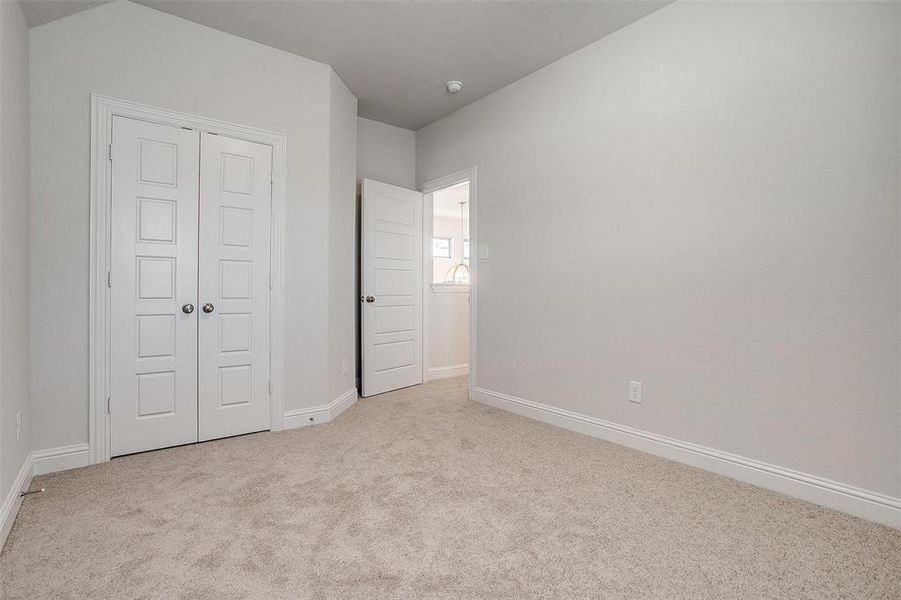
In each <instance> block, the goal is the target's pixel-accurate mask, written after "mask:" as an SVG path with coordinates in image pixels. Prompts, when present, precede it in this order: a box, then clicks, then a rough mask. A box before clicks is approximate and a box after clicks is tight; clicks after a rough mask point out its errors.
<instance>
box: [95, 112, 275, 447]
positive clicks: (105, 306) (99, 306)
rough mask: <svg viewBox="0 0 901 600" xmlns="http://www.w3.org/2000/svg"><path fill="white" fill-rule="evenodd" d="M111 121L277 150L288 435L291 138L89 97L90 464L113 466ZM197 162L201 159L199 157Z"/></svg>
mask: <svg viewBox="0 0 901 600" xmlns="http://www.w3.org/2000/svg"><path fill="white" fill-rule="evenodd" d="M113 116H121V117H127V118H129V119H136V120H139V121H149V122H151V123H158V124H161V125H169V126H171V127H185V128H188V129H194V130H197V131H200V132H201V133H204V132H209V133H216V134H219V135H225V136H228V137H232V138H236V139H240V140H247V141H249V142H256V143H259V144H266V145H268V146H271V147H272V217H271V218H272V220H271V230H270V235H271V238H270V274H271V277H272V283H271V286H272V291H271V293H270V301H269V302H270V306H269V315H270V316H269V330H270V345H269V348H270V349H269V370H270V378H271V379H270V380H271V382H272V392H271V396H270V428H271V430H272V431H280V430H281V429H282V417H283V414H282V413H283V412H284V404H285V402H284V394H285V385H284V378H285V366H284V360H285V358H284V357H285V339H284V334H283V333H282V332H284V323H285V315H284V307H285V286H284V267H285V234H286V229H285V198H286V193H287V190H286V184H287V176H286V171H287V154H286V150H287V142H288V137H287V136H286V135H285V134H283V133H276V132H272V131H266V130H263V129H257V128H254V127H247V126H244V125H238V124H235V123H228V122H226V121H219V120H216V119H209V118H206V117H201V116H197V115H192V114H188V113H183V112H179V111H174V110H168V109H163V108H156V107H153V106H147V105H144V104H138V103H136V102H131V101H129V100H120V99H117V98H111V97H108V96H102V95H99V94H91V248H90V256H91V257H90V261H91V262H90V268H91V274H90V287H89V296H90V313H89V329H88V331H89V342H88V373H89V379H88V446H89V449H90V458H89V460H90V464H97V463H102V462H106V461H108V460H109V459H110V425H109V414H108V406H109V404H108V403H109V375H110V356H109V348H110V346H109V339H110V333H111V327H110V306H109V285H108V279H107V277H108V269H109V264H110V262H109V260H110V227H111V212H112V197H111V191H112V186H111V181H112V168H111V162H110V156H109V152H110V149H111V140H112V124H113ZM198 160H199V157H198Z"/></svg>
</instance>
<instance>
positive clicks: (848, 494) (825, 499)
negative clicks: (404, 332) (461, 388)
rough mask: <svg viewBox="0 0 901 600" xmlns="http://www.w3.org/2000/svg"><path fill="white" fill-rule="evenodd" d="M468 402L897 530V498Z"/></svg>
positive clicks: (520, 404) (644, 436)
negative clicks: (581, 434)
mask: <svg viewBox="0 0 901 600" xmlns="http://www.w3.org/2000/svg"><path fill="white" fill-rule="evenodd" d="M473 399H474V400H476V401H478V402H481V403H483V404H487V405H489V406H493V407H495V408H500V409H502V410H506V411H509V412H513V413H516V414H518V415H522V416H525V417H529V418H532V419H536V420H538V421H542V422H544V423H550V424H551V425H556V426H558V427H563V428H565V429H569V430H572V431H576V432H578V433H583V434H586V435H590V436H592V437H596V438H599V439H602V440H606V441H608V442H613V443H615V444H620V445H622V446H628V447H630V448H634V449H636V450H641V451H643V452H648V453H650V454H656V455H657V456H662V457H664V458H668V459H670V460H674V461H676V462H680V463H684V464H687V465H691V466H693V467H698V468H701V469H704V470H707V471H711V472H713V473H717V474H719V475H725V476H726V477H731V478H733V479H737V480H739V481H744V482H746V483H751V484H753V485H757V486H759V487H762V488H766V489H769V490H773V491H776V492H780V493H782V494H786V495H788V496H793V497H795V498H800V499H801V500H806V501H808V502H813V503H814V504H819V505H821V506H825V507H827V508H831V509H834V510H838V511H841V512H844V513H848V514H850V515H854V516H856V517H861V518H864V519H868V520H870V521H875V522H877V523H882V524H884V525H888V526H889V527H894V528H896V529H901V498H894V497H892V496H887V495H885V494H880V493H878V492H873V491H870V490H865V489H863V488H858V487H854V486H851V485H847V484H844V483H840V482H838V481H832V480H830V479H824V478H822V477H818V476H816V475H810V474H807V473H802V472H800V471H795V470H793V469H787V468H785V467H780V466H778V465H773V464H770V463H765V462H761V461H758V460H754V459H752V458H746V457H744V456H739V455H737V454H731V453H729V452H723V451H721V450H716V449H713V448H708V447H706V446H700V445H697V444H692V443H689V442H683V441H681V440H677V439H674V438H669V437H666V436H662V435H657V434H656V433H651V432H649V431H644V430H641V429H636V428H634V427H628V426H626V425H619V424H617V423H612V422H610V421H605V420H603V419H598V418H595V417H590V416H588V415H584V414H581V413H576V412H571V411H568V410H564V409H561V408H556V407H553V406H548V405H546V404H541V403H539V402H533V401H531V400H525V399H523V398H517V397H516V396H510V395H508V394H502V393H500V392H494V391H491V390H487V389H484V388H476V392H475V396H474V398H473Z"/></svg>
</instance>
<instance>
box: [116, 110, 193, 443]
mask: <svg viewBox="0 0 901 600" xmlns="http://www.w3.org/2000/svg"><path fill="white" fill-rule="evenodd" d="M112 131H113V148H112V156H113V161H112V223H111V225H112V227H111V236H110V265H111V271H110V323H111V327H112V335H111V336H110V349H111V351H110V373H111V374H110V426H111V435H110V450H111V455H112V456H118V455H121V454H129V453H132V452H140V451H143V450H150V449H154V448H162V447H165V446H174V445H178V444H185V443H188V442H194V441H196V440H197V323H196V319H195V317H194V315H189V314H185V313H184V312H183V311H182V310H181V306H182V305H183V304H188V303H190V304H196V302H197V298H196V295H197V211H198V192H199V187H198V185H199V170H198V152H199V150H200V141H199V134H198V133H197V132H195V131H190V130H185V129H180V128H177V127H167V126H165V125H158V124H153V123H146V122H143V121H136V120H133V119H126V118H123V117H114V118H113V130H112Z"/></svg>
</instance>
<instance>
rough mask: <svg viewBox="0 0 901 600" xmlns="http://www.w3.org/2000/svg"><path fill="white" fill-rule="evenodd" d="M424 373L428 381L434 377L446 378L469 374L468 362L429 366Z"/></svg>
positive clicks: (433, 379)
mask: <svg viewBox="0 0 901 600" xmlns="http://www.w3.org/2000/svg"><path fill="white" fill-rule="evenodd" d="M426 374H427V375H428V378H429V381H435V380H436V379H447V378H448V377H463V376H464V375H469V364H468V363H463V364H459V365H448V366H446V367H431V368H430V369H429V370H428V371H427V372H426Z"/></svg>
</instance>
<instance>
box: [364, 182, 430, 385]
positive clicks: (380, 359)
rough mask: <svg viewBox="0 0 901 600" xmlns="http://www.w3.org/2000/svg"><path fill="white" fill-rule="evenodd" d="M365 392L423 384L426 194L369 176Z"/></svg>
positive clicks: (366, 187)
mask: <svg viewBox="0 0 901 600" xmlns="http://www.w3.org/2000/svg"><path fill="white" fill-rule="evenodd" d="M361 230H362V231H361V233H362V238H363V240H362V261H361V262H362V266H361V279H362V290H361V291H362V294H363V297H362V298H361V301H362V302H363V310H362V321H363V335H362V346H363V348H362V354H363V395H364V396H372V395H373V394H380V393H382V392H387V391H390V390H396V389H398V388H402V387H407V386H410V385H416V384H420V383H422V194H420V193H419V192H417V191H414V190H408V189H405V188H401V187H397V186H394V185H388V184H387V183H380V182H378V181H373V180H371V179H364V180H363V218H362V224H361Z"/></svg>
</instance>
